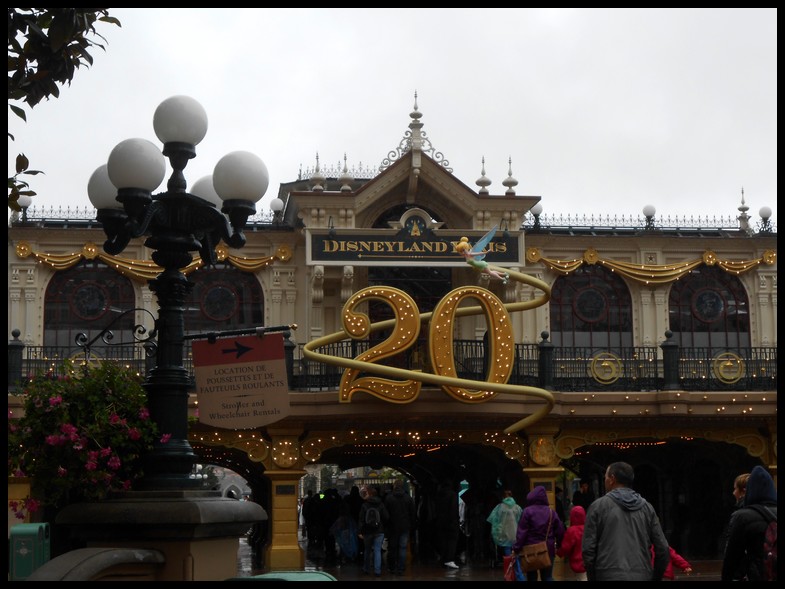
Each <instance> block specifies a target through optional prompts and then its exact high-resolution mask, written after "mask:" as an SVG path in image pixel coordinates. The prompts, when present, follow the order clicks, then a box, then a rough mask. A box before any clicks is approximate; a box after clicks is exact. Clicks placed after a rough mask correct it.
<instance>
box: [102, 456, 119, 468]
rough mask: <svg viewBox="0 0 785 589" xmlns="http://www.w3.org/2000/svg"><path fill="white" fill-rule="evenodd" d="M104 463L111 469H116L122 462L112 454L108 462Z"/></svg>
mask: <svg viewBox="0 0 785 589" xmlns="http://www.w3.org/2000/svg"><path fill="white" fill-rule="evenodd" d="M106 465H107V466H108V467H109V468H111V469H112V470H117V469H118V468H120V466H122V463H121V462H120V459H119V458H118V457H117V456H112V457H111V458H110V459H109V462H107V463H106Z"/></svg>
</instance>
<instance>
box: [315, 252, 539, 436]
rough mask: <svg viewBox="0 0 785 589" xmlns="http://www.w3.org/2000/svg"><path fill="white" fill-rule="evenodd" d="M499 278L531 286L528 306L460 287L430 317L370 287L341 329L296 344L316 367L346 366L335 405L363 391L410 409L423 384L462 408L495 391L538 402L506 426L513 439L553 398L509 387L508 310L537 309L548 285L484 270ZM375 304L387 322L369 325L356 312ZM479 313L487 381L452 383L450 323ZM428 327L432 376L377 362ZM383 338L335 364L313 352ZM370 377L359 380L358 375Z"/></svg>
mask: <svg viewBox="0 0 785 589" xmlns="http://www.w3.org/2000/svg"><path fill="white" fill-rule="evenodd" d="M491 268H492V269H494V270H498V271H501V272H504V273H505V274H507V275H508V276H509V278H510V279H511V280H515V281H516V282H521V283H523V284H528V285H530V286H533V287H535V288H537V289H539V290H540V291H542V295H541V296H539V297H537V298H534V299H532V300H529V301H520V302H516V303H508V304H504V303H502V301H501V300H500V299H499V298H498V297H497V296H496V295H494V294H493V293H492V292H490V291H489V290H487V289H485V288H482V287H476V286H463V287H459V288H456V289H454V290H452V291H451V292H449V293H447V294H446V295H445V296H444V297H443V298H442V299H441V300H440V301H439V303H438V304H437V305H436V307H435V308H434V310H433V311H432V312H430V313H420V311H419V309H418V308H417V305H416V303H415V302H414V300H413V299H412V298H411V297H410V296H409V295H408V294H406V293H405V292H403V291H401V290H399V289H397V288H393V287H390V286H369V287H366V288H364V289H362V290H359V291H357V292H356V293H354V294H353V295H352V296H351V297H350V298H349V300H347V301H346V304H345V305H344V307H343V310H342V324H343V331H339V332H335V333H332V334H330V335H327V336H324V337H321V338H318V339H315V340H313V341H311V342H309V343H307V344H305V346H303V355H304V356H305V357H306V358H307V359H309V360H314V361H317V362H323V363H326V364H331V365H333V366H342V367H344V368H345V370H344V373H343V376H342V378H341V384H340V387H339V391H338V395H339V401H340V402H342V403H349V402H351V399H352V396H353V395H354V394H355V393H358V392H364V393H368V394H370V395H373V396H375V397H378V398H379V399H383V400H385V401H387V402H390V403H401V404H402V403H411V402H412V401H414V400H415V399H416V398H417V396H418V395H419V393H420V390H421V388H422V384H423V383H427V384H431V385H435V386H439V387H441V388H442V390H443V391H445V392H446V393H447V394H448V395H449V396H450V397H452V398H453V399H455V400H457V401H460V402H462V403H483V402H486V401H488V400H490V399H492V398H493V397H494V396H496V395H497V394H498V393H513V394H520V395H530V396H533V397H537V398H540V399H542V400H543V401H544V402H545V403H544V406H543V407H541V408H539V409H538V410H536V411H535V412H534V413H532V414H530V415H528V416H526V417H524V418H523V419H520V420H519V421H517V422H516V423H514V424H512V425H511V426H509V427H507V428H506V429H505V430H504V431H505V433H512V432H516V431H518V430H521V429H523V428H525V427H527V426H530V425H532V424H533V423H536V422H537V421H539V420H540V419H542V418H543V417H545V416H547V415H548V414H549V413H550V412H551V409H552V408H553V404H554V400H553V395H552V394H551V393H550V392H549V391H546V390H545V389H541V388H539V387H530V386H521V385H511V384H508V383H507V381H508V380H509V377H510V374H512V369H513V366H514V361H515V358H514V356H515V342H514V338H513V332H512V324H511V321H510V315H509V313H510V312H517V311H525V310H529V309H534V308H536V307H539V306H541V305H544V304H545V303H546V302H548V300H549V299H550V296H551V289H550V287H549V286H548V285H547V284H546V283H545V282H543V281H541V280H539V279H537V278H533V277H531V276H528V275H526V274H522V273H520V272H517V271H514V270H510V269H507V268H499V267H491ZM369 299H375V300H378V301H382V302H384V303H386V304H387V305H389V306H390V308H391V309H392V311H393V314H394V319H388V320H386V321H379V322H376V323H371V321H370V318H369V317H368V316H367V315H366V314H365V313H362V312H360V311H358V307H359V306H360V305H361V304H362V303H364V302H366V301H368V300H369ZM466 299H474V300H477V301H478V302H479V306H472V307H461V306H459V305H460V304H461V303H462V302H463V301H464V300H466ZM481 313H483V314H484V315H485V318H486V321H487V323H488V331H489V334H488V335H489V337H488V341H489V347H488V350H487V355H488V366H489V367H490V369H489V373H488V376H487V380H485V381H475V380H470V379H464V378H457V376H456V375H457V372H456V369H455V360H454V358H453V325H454V320H455V319H456V318H458V317H465V316H471V315H479V314H481ZM425 324H427V325H428V349H429V353H430V357H431V365H432V370H433V372H434V373H433V374H431V373H428V372H424V371H416V370H406V369H403V368H396V367H393V366H388V365H385V364H382V363H380V362H381V361H382V360H384V359H387V358H390V357H392V356H395V355H397V354H401V353H404V352H406V350H408V349H409V348H410V347H411V346H412V345H414V344H415V343H416V342H417V338H418V337H419V335H420V330H421V326H422V325H425ZM390 329H392V331H391V332H390V333H389V335H388V336H387V338H386V339H385V340H384V341H383V342H380V343H379V344H377V345H376V346H374V347H373V348H371V349H369V350H367V351H365V352H363V353H361V354H359V355H358V356H357V357H356V358H341V357H338V356H330V355H328V354H323V353H320V352H318V351H317V350H318V349H319V348H321V347H324V346H328V345H330V344H334V343H337V342H340V341H343V340H345V339H347V338H351V339H357V340H359V339H363V338H366V337H368V336H369V335H370V334H371V333H374V332H377V331H382V330H390ZM361 373H362V374H373V375H376V376H362V377H360V374H361Z"/></svg>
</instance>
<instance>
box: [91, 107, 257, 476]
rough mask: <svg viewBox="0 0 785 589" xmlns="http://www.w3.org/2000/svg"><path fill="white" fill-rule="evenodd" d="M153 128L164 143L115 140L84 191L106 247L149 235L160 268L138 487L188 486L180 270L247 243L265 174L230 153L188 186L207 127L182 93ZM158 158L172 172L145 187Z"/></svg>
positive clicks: (184, 290) (252, 159)
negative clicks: (151, 426) (152, 438)
mask: <svg viewBox="0 0 785 589" xmlns="http://www.w3.org/2000/svg"><path fill="white" fill-rule="evenodd" d="M153 127H154V129H155V134H156V135H157V137H158V138H159V139H160V140H161V142H162V143H163V150H162V151H161V150H160V149H159V148H158V147H156V145H155V144H153V143H152V142H150V141H147V140H145V139H127V140H125V141H122V142H121V143H119V144H118V145H117V146H116V147H115V148H114V149H113V150H112V152H111V153H110V155H109V159H108V161H107V164H106V165H103V166H101V167H99V168H98V169H97V170H96V171H95V172H94V173H93V175H92V176H91V178H90V180H89V182H88V194H89V197H90V200H91V202H92V203H93V206H95V208H96V209H97V211H98V213H97V219H98V221H100V222H101V223H102V225H103V228H104V232H105V233H106V237H107V240H106V242H105V243H104V250H105V251H106V252H107V253H109V254H112V255H116V254H119V253H120V252H122V251H123V250H124V249H125V248H126V246H127V245H128V243H129V242H130V240H131V239H134V238H137V237H142V236H147V239H146V241H145V245H146V246H147V247H149V248H150V249H152V250H153V254H152V257H153V261H154V262H155V263H156V264H158V265H159V266H160V267H161V268H162V269H163V270H162V272H161V273H160V274H159V275H158V276H157V277H156V278H154V279H152V280H150V282H149V284H150V289H151V290H152V291H153V292H154V293H155V294H156V296H157V298H158V306H159V310H158V318H157V320H156V326H155V328H156V331H157V333H158V350H157V356H156V362H155V367H154V368H153V369H152V370H150V372H149V373H148V375H147V377H146V379H145V382H144V387H145V390H146V391H147V395H148V403H149V408H150V415H151V418H152V419H153V420H154V421H155V423H156V424H157V425H158V429H159V433H160V434H161V436H162V438H161V439H160V440H159V441H157V442H156V444H155V447H154V448H153V450H152V451H151V452H150V454H149V455H148V456H147V457H146V460H145V464H144V477H143V478H142V479H141V481H140V484H139V486H138V488H139V489H140V490H165V489H189V488H195V487H198V486H199V481H198V480H195V479H193V478H191V477H190V475H191V472H192V469H193V466H194V464H195V463H196V455H195V454H194V453H193V450H192V448H191V445H190V444H189V442H188V390H189V388H190V378H189V375H188V372H187V371H186V369H185V367H184V366H183V357H184V335H185V321H184V313H185V303H186V300H187V298H188V295H189V293H190V292H191V289H192V288H193V284H192V283H191V282H190V281H189V280H188V279H187V278H186V277H185V275H184V274H183V272H182V270H183V269H184V268H185V267H186V266H187V265H188V264H190V263H191V262H192V261H193V252H197V253H198V255H199V256H200V257H201V259H202V260H203V261H204V262H205V264H208V265H210V264H214V263H215V261H216V256H215V246H216V245H217V244H218V243H219V241H220V240H223V241H224V242H226V243H227V244H228V245H229V246H230V247H232V248H241V247H243V246H244V245H245V242H246V238H245V235H244V234H243V229H244V228H245V225H246V222H247V221H248V217H249V216H251V215H253V214H255V213H256V202H258V201H259V200H260V199H261V198H262V196H264V193H265V192H266V191H267V186H268V184H269V175H268V173H267V167H266V166H265V164H264V162H263V161H262V160H261V159H259V158H258V157H257V156H256V155H254V154H252V153H249V152H246V151H235V152H232V153H230V154H228V155H226V156H224V157H223V158H222V159H221V160H220V161H219V162H218V163H217V164H216V166H215V170H214V172H213V174H212V177H211V181H210V180H209V179H210V177H209V176H208V177H206V178H207V179H205V178H201V179H200V180H199V181H198V182H197V183H195V184H194V187H193V189H192V191H191V192H190V193H189V192H187V191H186V186H187V184H186V181H185V176H184V175H183V170H184V169H185V166H186V164H187V163H188V160H190V159H191V158H193V157H195V156H196V145H197V144H198V143H199V142H200V141H201V140H202V139H203V138H204V136H205V134H206V133H207V114H206V112H205V110H204V108H203V107H202V106H201V105H200V104H199V103H198V102H197V101H196V100H194V99H193V98H190V97H188V96H173V97H171V98H168V99H167V100H165V101H164V102H162V103H161V104H160V105H159V106H158V108H157V109H156V111H155V115H154V116H153ZM165 157H166V158H168V159H169V163H170V165H171V167H172V170H173V172H172V175H171V177H170V178H169V180H168V183H167V187H166V190H165V191H163V192H159V193H157V194H153V191H154V190H156V189H157V188H158V186H159V184H160V183H161V182H162V181H163V179H164V176H165V173H166V159H165ZM219 207H220V208H219ZM167 438H168V439H167ZM164 440H166V441H164Z"/></svg>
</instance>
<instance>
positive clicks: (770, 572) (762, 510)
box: [750, 505, 777, 581]
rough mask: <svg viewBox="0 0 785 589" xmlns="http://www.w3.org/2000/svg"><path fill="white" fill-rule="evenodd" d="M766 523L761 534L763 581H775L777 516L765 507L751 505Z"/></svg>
mask: <svg viewBox="0 0 785 589" xmlns="http://www.w3.org/2000/svg"><path fill="white" fill-rule="evenodd" d="M750 507H752V509H754V510H755V511H757V512H758V513H759V514H760V515H761V516H763V519H764V520H765V521H767V522H768V525H767V526H766V532H765V533H764V534H763V580H764V581H776V580H777V516H776V515H775V514H774V513H773V512H772V511H771V510H770V509H769V508H768V507H766V506H765V505H751V506H750Z"/></svg>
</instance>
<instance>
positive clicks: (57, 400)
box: [49, 395, 63, 407]
mask: <svg viewBox="0 0 785 589" xmlns="http://www.w3.org/2000/svg"><path fill="white" fill-rule="evenodd" d="M62 402H63V398H62V397H61V396H60V395H55V396H54V397H49V406H50V407H57V406H58V405H60V404H61V403H62Z"/></svg>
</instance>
